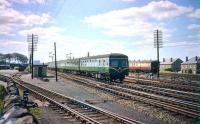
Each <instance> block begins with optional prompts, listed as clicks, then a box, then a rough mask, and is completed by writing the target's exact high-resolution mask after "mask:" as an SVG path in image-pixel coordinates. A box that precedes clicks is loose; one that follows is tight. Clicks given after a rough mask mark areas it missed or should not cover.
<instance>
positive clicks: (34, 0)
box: [6, 0, 47, 4]
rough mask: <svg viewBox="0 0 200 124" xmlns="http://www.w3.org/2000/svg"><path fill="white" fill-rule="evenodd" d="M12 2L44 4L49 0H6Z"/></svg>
mask: <svg viewBox="0 0 200 124" xmlns="http://www.w3.org/2000/svg"><path fill="white" fill-rule="evenodd" d="M6 1H9V2H10V3H19V4H28V3H37V4H44V3H46V1H47V0H6Z"/></svg>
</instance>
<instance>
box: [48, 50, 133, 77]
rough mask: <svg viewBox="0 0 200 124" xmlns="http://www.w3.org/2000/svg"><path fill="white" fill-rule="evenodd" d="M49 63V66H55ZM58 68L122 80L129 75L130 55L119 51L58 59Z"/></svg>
mask: <svg viewBox="0 0 200 124" xmlns="http://www.w3.org/2000/svg"><path fill="white" fill-rule="evenodd" d="M53 65H54V64H53V63H49V67H50V68H51V67H54V66H53ZM58 69H59V70H60V71H62V72H72V73H75V74H80V75H85V76H89V77H95V78H98V79H105V80H109V81H112V80H120V81H122V80H123V79H124V78H125V76H126V75H128V71H129V70H128V56H126V55H124V54H119V53H111V54H106V55H98V56H90V57H83V58H78V59H71V60H61V61H58Z"/></svg>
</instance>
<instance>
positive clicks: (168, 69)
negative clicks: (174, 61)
mask: <svg viewBox="0 0 200 124" xmlns="http://www.w3.org/2000/svg"><path fill="white" fill-rule="evenodd" d="M165 71H170V72H172V71H173V70H172V68H166V69H165Z"/></svg>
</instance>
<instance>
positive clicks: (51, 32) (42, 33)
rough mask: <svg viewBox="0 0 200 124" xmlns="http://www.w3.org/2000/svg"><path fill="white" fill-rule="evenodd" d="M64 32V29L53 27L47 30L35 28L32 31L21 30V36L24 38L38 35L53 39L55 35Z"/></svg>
mask: <svg viewBox="0 0 200 124" xmlns="http://www.w3.org/2000/svg"><path fill="white" fill-rule="evenodd" d="M63 31H64V29H63V28H59V27H55V26H51V27H47V28H42V27H35V28H32V29H27V30H21V31H19V34H20V35H22V36H27V34H32V33H33V34H37V35H40V36H43V37H47V36H49V37H53V36H55V35H58V34H60V33H62V32H63Z"/></svg>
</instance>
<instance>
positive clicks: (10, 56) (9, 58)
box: [4, 53, 13, 64]
mask: <svg viewBox="0 0 200 124" xmlns="http://www.w3.org/2000/svg"><path fill="white" fill-rule="evenodd" d="M4 57H5V59H6V60H8V63H9V64H10V61H11V59H12V58H13V55H12V54H10V53H8V54H5V55H4Z"/></svg>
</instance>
